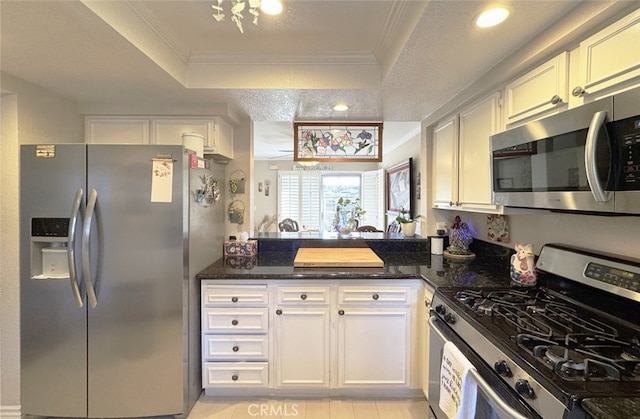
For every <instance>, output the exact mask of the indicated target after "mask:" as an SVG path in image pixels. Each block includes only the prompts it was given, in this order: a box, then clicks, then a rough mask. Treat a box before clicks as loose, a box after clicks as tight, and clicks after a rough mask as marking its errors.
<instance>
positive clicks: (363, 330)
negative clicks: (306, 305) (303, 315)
mask: <svg viewBox="0 0 640 419" xmlns="http://www.w3.org/2000/svg"><path fill="white" fill-rule="evenodd" d="M410 312H411V311H410V308H408V307H398V308H351V307H345V308H340V310H339V311H338V321H337V333H338V356H337V361H338V366H337V371H338V387H360V386H364V387H371V386H375V385H380V386H385V387H389V386H392V387H393V386H398V387H408V386H409V385H410V370H409V369H410V360H411V354H410V350H411V333H410V331H411V315H410Z"/></svg>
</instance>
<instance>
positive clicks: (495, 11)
mask: <svg viewBox="0 0 640 419" xmlns="http://www.w3.org/2000/svg"><path fill="white" fill-rule="evenodd" d="M508 17H509V9H507V8H506V7H502V6H499V7H494V8H491V9H487V10H485V11H484V12H482V13H480V16H478V18H477V19H476V26H478V27H480V28H489V27H491V26H495V25H497V24H499V23H502V22H504V21H505V19H506V18H508Z"/></svg>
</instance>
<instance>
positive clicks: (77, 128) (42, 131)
mask: <svg viewBox="0 0 640 419" xmlns="http://www.w3.org/2000/svg"><path fill="white" fill-rule="evenodd" d="M1 80H2V92H3V96H2V107H1V109H2V132H1V133H0V134H1V136H0V138H1V141H0V170H1V181H0V231H1V233H0V234H1V236H0V301H2V304H0V417H2V418H19V417H20V307H19V301H20V291H19V272H20V265H19V260H18V258H19V233H18V226H19V202H18V201H19V144H23V143H55V142H82V141H84V134H83V133H84V122H83V118H82V116H80V115H78V113H77V111H76V105H75V103H73V102H71V101H69V100H66V99H64V98H61V97H59V96H56V95H55V94H53V93H51V92H49V91H47V90H45V89H42V88H40V87H38V86H36V85H33V84H30V83H26V82H24V81H23V80H20V79H18V78H15V77H11V76H6V75H4V74H3V75H2V79H1Z"/></svg>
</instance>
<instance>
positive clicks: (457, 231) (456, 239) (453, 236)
mask: <svg viewBox="0 0 640 419" xmlns="http://www.w3.org/2000/svg"><path fill="white" fill-rule="evenodd" d="M472 241H473V238H472V237H471V232H470V231H469V229H468V227H467V225H466V224H462V225H461V226H459V227H458V228H452V229H450V230H449V247H448V248H447V251H448V252H449V253H453V254H461V255H466V254H470V253H471V252H469V245H470V244H471V242H472Z"/></svg>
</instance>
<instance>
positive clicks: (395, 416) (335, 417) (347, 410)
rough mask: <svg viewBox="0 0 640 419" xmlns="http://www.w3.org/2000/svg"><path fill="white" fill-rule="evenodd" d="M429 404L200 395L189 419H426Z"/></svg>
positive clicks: (394, 400) (399, 400)
mask: <svg viewBox="0 0 640 419" xmlns="http://www.w3.org/2000/svg"><path fill="white" fill-rule="evenodd" d="M428 411H429V405H428V403H427V401H426V400H424V399H420V398H415V399H383V400H373V399H362V400H360V399H266V398H265V399H261V398H257V399H255V400H235V399H220V398H218V397H207V396H204V395H203V396H201V397H200V399H199V400H198V402H197V403H196V404H195V406H194V407H193V409H192V410H191V413H190V414H189V416H188V419H256V418H257V419H288V418H291V419H418V418H419V419H426V418H427V417H428Z"/></svg>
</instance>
